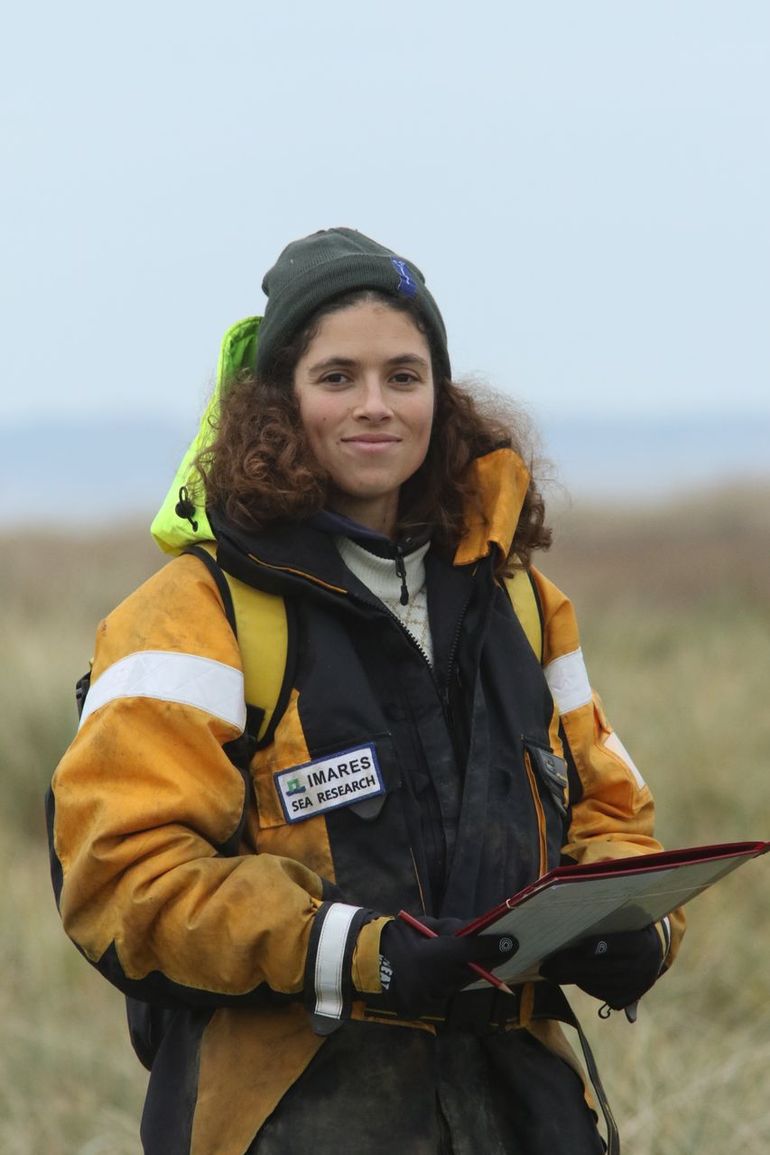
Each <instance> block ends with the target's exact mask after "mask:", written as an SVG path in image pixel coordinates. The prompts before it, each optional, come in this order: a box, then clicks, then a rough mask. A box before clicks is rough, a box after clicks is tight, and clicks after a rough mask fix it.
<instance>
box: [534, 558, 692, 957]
mask: <svg viewBox="0 0 770 1155" xmlns="http://www.w3.org/2000/svg"><path fill="white" fill-rule="evenodd" d="M532 577H533V579H534V581H535V585H536V588H537V591H538V596H539V600H540V605H541V608H542V614H543V667H544V672H545V676H546V679H547V681H548V686H549V689H550V691H551V695H552V697H553V701H554V707H555V710H554V719H553V722H552V726H551V738H552V744H553V745H554V749H556V750H558V748H559V746H560V745H561V747H562V748H563V751H564V755H565V757H566V758H567V761H568V764H570V768H571V770H572V777H573V783H572V786H573V789H574V796H573V798H572V800H571V806H570V825H569V829H568V833H567V842H566V844H565V845H564V847H563V848H562V853H563V854H564V856H565V857H567V858H569V859H570V860H572V861H574V862H599V861H601V860H602V859H608V858H623V857H626V856H628V855H632V854H649V853H652V852H654V851H658V850H661V849H662V847H661V844H660V843H659V842H658V841H657V839H656V838H655V836H654V818H655V805H654V801H653V797H652V794H651V792H650V789H649V787H648V786H647V783H646V782H645V781H644V778H643V777H642V775H641V773H640V772H639V770H638V769H637V767H636V766H635V765H634V762H633V761H632V759H631V756H630V755H629V753H628V751H627V750H626V748H625V746H624V745H623V743H622V742H621V740H620V738H619V737H618V735H617V734H616V733H615V731H614V730H613V729H612V727H611V725H610V723H609V721H608V720H607V716H606V714H605V712H604V708H603V706H602V703H601V700H600V698H599V696H598V694H596V693H595V692H594V690H593V689H592V687H591V684H590V681H589V678H588V673H587V671H586V666H585V662H584V660H583V653H582V650H581V647H580V637H579V633H578V626H577V621H576V619H575V613H574V610H573V607H572V604H571V602H570V601H569V599H568V598H567V597H565V595H564V594H563V593H562V592H561V591H560V590H559V589H557V587H556V586H555V585H554V584H553V583H552V582H550V581H549V580H548V579H547V578H545V577H544V576H543V574H541V573H539V572H538V571H537V570H534V569H533V571H532ZM658 929H659V933H660V935H661V939H662V941H663V948H664V960H665V965H666V966H667V965H669V964H670V963H671V962H672V961H673V958H674V956H675V954H676V951H677V949H678V947H679V942H680V940H681V937H682V934H683V933H684V916H683V914H682V912H681V911H675V912H674V913H673V914H671V915H670V916H669V917H668V918H667V919H665V920H664V921H663V923H662V924H660V926H659V928H658Z"/></svg>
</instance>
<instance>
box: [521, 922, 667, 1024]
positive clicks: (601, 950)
mask: <svg viewBox="0 0 770 1155" xmlns="http://www.w3.org/2000/svg"><path fill="white" fill-rule="evenodd" d="M662 964H663V948H662V945H661V941H660V937H659V935H658V932H657V931H656V929H655V927H654V926H646V927H645V928H644V930H632V931H625V932H623V933H622V934H606V935H600V936H598V937H594V938H586V939H583V941H582V942H579V943H577V944H576V945H575V946H568V947H566V948H565V949H564V950H560V951H559V952H558V954H555V955H553V956H552V957H551V958H549V959H548V960H547V961H546V962H544V963H542V964H541V966H540V974H541V975H542V976H543V978H546V979H550V981H551V982H552V983H560V984H562V983H564V984H566V983H574V984H575V986H578V987H580V989H581V990H582V991H585V992H586V994H589V995H593V996H594V998H595V999H601V1000H602V1002H604V1003H607V1005H608V1006H610V1007H612V1009H613V1010H615V1011H620V1010H622V1009H623V1008H624V1007H627V1006H630V1004H631V1003H635V1002H636V1000H637V999H640V998H641V997H642V995H643V994H644V992H645V991H648V990H649V989H650V987H651V986H652V985H653V983H654V982H655V980H656V979H657V977H658V975H659V974H660V968H661V966H662Z"/></svg>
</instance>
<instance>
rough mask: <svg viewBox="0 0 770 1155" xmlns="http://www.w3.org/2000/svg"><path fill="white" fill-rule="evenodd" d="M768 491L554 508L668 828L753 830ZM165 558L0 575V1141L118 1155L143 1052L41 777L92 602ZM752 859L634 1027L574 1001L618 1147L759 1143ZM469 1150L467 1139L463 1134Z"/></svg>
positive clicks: (17, 547) (761, 938)
mask: <svg viewBox="0 0 770 1155" xmlns="http://www.w3.org/2000/svg"><path fill="white" fill-rule="evenodd" d="M769 498H770V493H768V492H767V491H764V492H755V493H748V492H740V491H735V492H725V493H711V494H704V495H702V496H701V497H698V498H693V499H691V500H689V501H687V502H682V503H681V504H678V505H667V506H664V507H659V508H656V509H630V510H624V511H620V510H611V511H610V510H598V509H597V510H591V509H584V508H578V509H572V510H562V511H561V512H560V513H559V514H558V515H557V518H556V522H557V529H558V536H557V545H556V546H555V548H554V550H553V551H552V554H551V556H550V557H547V558H544V559H543V562H542V566H543V568H544V569H545V570H546V572H548V573H549V575H551V576H552V577H553V578H554V579H555V580H556V581H557V582H558V583H559V584H560V585H562V587H563V588H566V589H567V590H568V591H569V592H570V594H571V596H572V597H573V600H574V601H575V602H576V604H577V606H578V609H579V611H580V617H581V620H582V624H583V641H584V648H585V650H586V654H587V659H588V664H589V670H590V672H591V674H592V680H593V681H594V683H595V684H596V685H597V687H599V689H600V691H601V692H602V695H603V698H604V701H605V705H606V706H607V709H608V712H609V715H610V718H611V719H612V720H613V722H614V725H615V726H616V728H617V730H618V731H619V733H620V734H621V736H622V738H623V741H624V742H625V744H626V745H627V746H628V747H629V749H630V750H631V751H632V752H633V754H634V757H635V759H636V761H637V764H638V765H639V766H640V768H642V769H643V771H644V773H645V775H646V777H647V778H648V781H649V782H650V784H651V785H652V787H653V790H654V792H655V794H656V797H657V800H658V810H659V832H660V835H661V837H662V839H663V841H664V842H665V843H666V844H668V845H670V846H677V845H679V846H684V845H690V844H694V843H697V842H706V841H730V840H738V839H749V838H770V712H768V710H767V706H766V704H765V702H764V697H763V693H764V691H763V693H762V694H760V689H761V687H762V686H763V685H765V683H766V681H767V680H768V677H769V676H770V661H769V659H770V501H769V500H768V499H769ZM161 561H162V559H161V558H160V556H159V555H158V554H157V553H156V552H155V550H154V547H153V546H152V544H151V543H149V542H148V541H147V540H146V538H145V536H144V535H143V531H141V530H139V529H137V530H135V531H132V532H127V533H126V534H125V535H123V536H122V537H120V538H118V537H114V538H112V539H104V538H101V539H97V538H91V539H84V540H82V541H72V540H64V539H63V538H59V537H54V536H51V537H44V536H26V537H19V538H16V539H14V540H12V541H10V542H8V543H7V544H6V549H5V550H4V563H3V570H2V576H1V577H0V595H2V596H0V625H1V629H2V638H3V650H4V658H5V660H4V663H3V671H2V674H1V675H0V687H1V688H0V694H2V707H3V708H2V717H3V729H2V740H1V741H2V747H1V753H0V758H1V761H2V781H3V788H4V798H5V801H4V806H3V808H2V815H1V816H0V856H1V859H0V870H2V878H3V886H2V888H1V889H0V927H1V928H2V930H1V933H0V952H1V954H0V968H1V973H2V975H3V983H2V985H1V986H0V1021H2V1024H3V1045H2V1048H0V1150H1V1151H2V1152H3V1153H4V1155H138V1152H139V1142H138V1138H137V1123H138V1118H139V1113H140V1107H141V1101H142V1096H143V1088H144V1072H143V1070H142V1068H141V1067H140V1066H139V1064H138V1062H137V1061H136V1060H135V1059H134V1057H133V1053H132V1052H131V1049H130V1046H129V1043H128V1038H127V1035H126V1031H125V1028H124V1022H123V1010H122V1000H121V998H120V996H119V995H118V994H117V992H115V991H113V990H111V989H110V988H109V987H108V986H107V984H106V983H105V982H104V981H103V980H102V979H101V978H100V977H99V976H98V975H97V974H96V973H95V972H93V971H92V970H91V969H90V968H89V966H88V965H87V964H86V963H85V962H84V961H83V960H82V959H81V958H80V957H79V956H78V954H77V952H76V951H75V950H74V948H73V947H72V946H71V945H70V944H69V943H68V942H67V941H66V939H65V938H64V935H63V934H62V932H61V930H60V927H59V925H58V921H57V917H56V914H55V911H54V906H53V900H52V897H51V891H50V884H49V881H48V877H47V860H46V849H45V842H44V835H43V823H42V804H41V799H42V794H43V792H44V789H45V787H46V785H47V781H48V778H49V776H50V773H51V771H52V769H53V767H54V765H55V763H56V761H57V758H58V756H59V755H60V753H61V751H62V750H63V748H64V746H65V745H66V743H67V741H68V738H69V736H70V735H71V734H72V732H73V729H74V707H73V705H72V685H73V683H74V681H75V680H76V678H77V677H78V676H79V674H80V673H81V672H82V670H83V668H84V667H85V664H86V662H87V659H88V656H89V647H90V645H91V641H92V638H93V634H94V629H95V626H96V622H97V620H98V619H99V617H100V616H102V615H103V614H104V613H105V612H106V611H107V610H108V609H109V608H110V607H111V606H112V605H113V604H115V602H116V601H118V600H119V599H120V597H121V596H123V595H124V594H125V593H127V592H128V591H129V590H130V589H131V588H133V586H135V585H136V584H137V583H138V582H139V581H140V580H141V579H142V577H143V576H145V575H146V574H148V573H150V572H151V570H152V569H153V568H155V567H156V566H157V565H158V564H159V563H160V562H161ZM769 871H770V860H768V859H765V860H759V861H757V862H753V863H750V864H749V865H748V866H746V867H744V868H742V870H741V871H739V872H738V873H737V874H736V875H733V876H731V877H730V878H729V879H727V880H725V881H724V882H723V883H721V884H720V886H718V887H716V888H715V889H714V890H713V891H711V892H709V893H707V894H705V895H703V896H702V897H701V898H699V899H698V900H697V901H696V903H695V904H693V906H691V907H690V927H689V931H688V935H687V937H686V939H685V943H684V947H683V950H682V954H681V957H680V960H679V961H678V963H677V965H676V966H675V968H674V969H673V970H672V971H671V973H670V974H669V975H667V976H666V978H665V979H664V980H663V981H662V982H661V983H660V984H659V985H658V987H657V988H656V989H655V990H654V991H653V992H652V993H651V994H650V995H649V996H648V997H647V998H646V999H645V1000H644V1002H643V1004H642V1007H641V1010H640V1014H639V1020H638V1022H637V1023H636V1024H635V1025H634V1026H630V1025H629V1024H627V1023H626V1022H625V1019H624V1018H623V1017H622V1016H619V1015H613V1016H612V1018H611V1019H610V1020H609V1021H608V1022H606V1023H605V1022H601V1021H600V1020H599V1019H598V1018H597V1017H596V1004H595V1003H592V1002H591V1000H589V999H587V998H586V999H582V998H581V999H579V1000H578V999H577V998H576V999H575V1000H574V1002H575V1004H576V1007H577V1009H578V1011H579V1014H580V1016H581V1018H582V1020H583V1024H584V1027H585V1029H586V1031H587V1033H588V1035H589V1037H590V1039H591V1041H592V1043H593V1045H594V1047H595V1051H596V1053H597V1056H598V1058H599V1061H600V1067H601V1069H602V1071H603V1074H604V1078H605V1083H606V1085H607V1088H608V1091H609V1093H610V1099H611V1102H612V1104H613V1106H614V1109H615V1112H616V1115H617V1117H618V1120H619V1123H620V1126H621V1134H622V1136H623V1141H624V1152H625V1153H626V1155H694V1153H696V1152H697V1155H724V1153H725V1152H728V1151H729V1152H731V1153H734V1155H766V1152H767V1151H768V1150H770V964H768V954H769V953H770V941H768V931H767V925H768V917H767V915H768V899H767V895H768V893H769V892H770V873H768V872H769ZM482 1155H483V1153H482Z"/></svg>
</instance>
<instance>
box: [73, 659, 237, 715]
mask: <svg viewBox="0 0 770 1155" xmlns="http://www.w3.org/2000/svg"><path fill="white" fill-rule="evenodd" d="M117 698H157V699H159V700H160V701H162V702H179V703H180V704H181V705H183V706H195V707H196V708H197V709H199V710H205V711H206V713H208V714H213V716H214V717H215V718H221V719H222V721H223V722H229V723H230V724H231V725H233V726H237V727H238V729H239V730H241V731H243V730H244V729H245V728H246V703H245V701H244V696H243V674H242V673H241V671H240V670H236V669H234V667H233V666H227V665H225V663H224V662H216V661H214V660H213V659H212V658H202V657H200V656H198V655H197V654H175V653H169V652H168V651H166V650H140V651H139V652H138V653H135V654H128V656H127V657H125V658H121V659H120V661H119V662H116V663H115V665H114V666H110V667H109V669H107V670H105V671H104V673H103V674H102V675H101V676H100V677H99V678H97V679H96V681H95V682H94V683H93V684H92V685H91V687H90V688H89V690H88V694H87V695H86V700H85V705H84V707H83V713H82V715H81V717H80V725H81V726H82V725H83V724H84V723H85V722H86V721H87V719H88V718H90V717H91V715H92V714H93V713H94V711H95V710H99V709H101V707H102V706H105V705H106V704H107V703H108V702H113V701H115V700H116V699H117Z"/></svg>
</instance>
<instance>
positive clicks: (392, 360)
mask: <svg viewBox="0 0 770 1155" xmlns="http://www.w3.org/2000/svg"><path fill="white" fill-rule="evenodd" d="M358 363H359V362H358V361H356V360H355V358H354V357H325V358H324V359H323V361H316V362H315V364H314V365H310V366H309V368H308V372H309V373H319V372H321V371H323V370H324V369H331V368H341V369H354V368H355V367H356V366H357V365H358ZM385 365H386V366H387V367H388V368H391V367H393V366H395V365H415V366H418V367H420V368H422V369H428V368H429V367H430V365H429V362H428V361H426V360H425V358H424V357H420V356H419V355H418V354H417V353H398V354H397V355H396V356H395V357H388V359H387V361H386V362H385Z"/></svg>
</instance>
